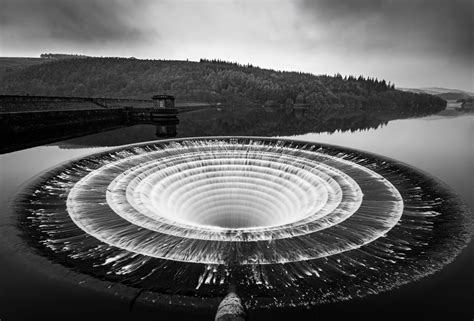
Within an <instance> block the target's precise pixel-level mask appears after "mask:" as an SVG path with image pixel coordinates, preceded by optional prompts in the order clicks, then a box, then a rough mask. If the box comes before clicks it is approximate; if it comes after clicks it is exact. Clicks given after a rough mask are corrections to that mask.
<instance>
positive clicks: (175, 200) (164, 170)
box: [128, 150, 338, 230]
mask: <svg viewBox="0 0 474 321" xmlns="http://www.w3.org/2000/svg"><path fill="white" fill-rule="evenodd" d="M181 156H182V158H183V160H182V162H180V163H179V164H177V165H174V166H166V167H160V166H159V165H157V164H149V166H148V167H146V169H144V170H143V172H142V174H140V175H137V178H136V180H138V181H139V182H138V183H137V184H134V183H132V184H129V185H128V189H129V191H128V197H129V199H131V200H132V202H136V203H137V204H142V205H143V206H144V207H145V208H146V210H147V212H148V213H149V214H148V215H149V216H151V217H152V218H154V219H158V218H159V217H164V218H166V219H168V220H170V221H175V222H180V223H181V224H185V225H190V226H195V227H206V228H210V229H231V230H235V229H252V228H268V227H274V226H280V225H284V224H290V223H293V222H297V221H299V220H302V219H304V218H305V217H307V216H309V215H312V214H314V213H317V212H318V211H319V210H320V209H321V208H322V207H323V206H325V205H326V203H327V202H328V199H329V198H330V196H332V197H331V198H332V199H334V198H335V196H334V194H337V192H338V185H337V184H336V183H335V182H334V181H333V180H332V179H331V178H330V177H328V175H327V174H325V173H323V172H321V171H319V170H317V169H312V170H311V171H309V170H308V169H307V168H305V166H304V165H305V164H304V162H301V163H299V162H298V161H295V159H292V160H291V162H290V161H287V162H285V160H284V159H282V157H281V156H280V157H278V158H276V157H275V156H274V155H272V154H271V153H268V154H267V155H265V153H258V154H257V153H254V154H252V153H248V151H245V150H233V151H231V152H229V151H222V150H214V151H212V152H207V154H206V159H202V156H203V155H196V153H189V154H188V155H181ZM160 164H162V162H161V163H160Z"/></svg>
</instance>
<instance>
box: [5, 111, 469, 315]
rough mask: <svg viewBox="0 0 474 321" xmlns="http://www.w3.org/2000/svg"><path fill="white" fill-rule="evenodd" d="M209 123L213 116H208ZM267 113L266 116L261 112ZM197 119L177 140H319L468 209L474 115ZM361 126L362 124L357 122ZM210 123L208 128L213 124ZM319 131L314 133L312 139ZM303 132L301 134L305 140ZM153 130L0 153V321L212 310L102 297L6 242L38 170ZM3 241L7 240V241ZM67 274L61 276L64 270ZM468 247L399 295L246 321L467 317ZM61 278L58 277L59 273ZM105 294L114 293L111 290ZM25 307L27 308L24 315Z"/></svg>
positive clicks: (186, 120)
mask: <svg viewBox="0 0 474 321" xmlns="http://www.w3.org/2000/svg"><path fill="white" fill-rule="evenodd" d="M210 116H213V115H210ZM270 116H271V115H270ZM196 118H197V116H195V115H194V116H193V115H192V114H190V115H182V117H181V123H180V125H178V128H177V133H178V137H194V136H207V135H224V136H225V135H244V134H248V135H257V136H270V137H285V138H290V139H295V140H303V141H308V142H313V143H327V144H334V145H339V146H343V147H349V148H355V149H360V150H364V151H368V152H372V153H375V154H379V155H382V156H386V157H389V158H393V159H395V160H398V161H401V162H404V163H406V164H408V165H411V166H414V167H416V168H419V169H421V170H422V171H425V172H427V173H429V174H431V175H433V176H435V177H437V178H439V179H440V180H442V181H444V182H445V183H446V184H448V185H449V186H450V187H451V188H452V189H453V190H454V191H455V192H456V193H457V194H459V196H460V197H461V198H463V199H464V201H465V202H466V203H467V205H468V206H469V208H470V209H471V211H474V182H473V177H472V173H474V146H473V137H474V115H472V114H459V115H456V116H451V117H445V116H442V115H433V116H426V117H420V118H410V119H399V120H390V121H383V122H380V124H376V125H374V124H373V122H371V123H370V124H368V125H365V124H364V122H363V121H361V122H358V123H357V124H356V125H352V126H341V130H337V129H335V128H331V130H330V131H331V132H330V133H328V132H326V130H327V129H326V128H324V127H323V126H321V128H319V129H318V128H314V132H315V133H311V132H310V131H306V130H305V129H301V128H299V129H295V130H293V131H292V130H291V128H290V129H289V128H288V124H287V123H284V122H278V121H275V120H274V119H273V120H272V121H268V123H266V122H265V119H267V118H268V119H271V118H272V117H267V118H265V117H263V118H262V119H260V123H259V124H258V126H254V127H252V124H247V126H243V127H239V126H238V125H236V124H232V123H226V122H219V116H216V118H212V117H209V119H207V120H205V121H203V120H202V119H199V121H198V120H196ZM365 120H366V119H365ZM216 124H217V125H216ZM319 131H321V132H319ZM304 132H308V133H304ZM155 134H156V128H155V126H152V125H139V126H133V127H128V128H121V129H116V130H113V131H110V132H103V133H100V134H95V135H89V136H86V137H80V138H76V139H71V140H68V141H63V142H58V143H53V144H49V145H47V146H38V147H34V148H30V149H26V150H21V151H17V152H12V153H8V154H4V155H1V156H0V164H1V165H0V166H1V182H2V184H1V188H2V191H1V196H0V197H1V198H0V201H1V204H2V213H1V221H0V223H1V229H2V231H1V235H2V243H3V246H2V247H0V251H1V252H0V255H1V258H2V264H1V266H0V278H1V282H0V283H1V287H0V318H1V319H2V320H3V319H4V320H28V319H38V318H39V319H45V318H48V319H50V320H60V319H65V318H67V319H71V320H83V319H91V320H95V319H97V320H99V319H101V318H104V317H107V318H108V319H116V320H126V319H130V318H138V319H141V318H143V319H145V318H149V317H150V316H153V317H154V318H158V319H164V320H166V319H169V320H171V319H174V320H209V319H212V318H213V313H214V311H212V310H209V309H206V308H198V307H179V308H177V307H173V306H170V305H166V304H164V303H163V302H160V304H156V305H150V304H147V303H143V302H141V301H140V300H137V302H136V303H134V304H133V302H131V301H130V298H129V297H126V296H124V295H122V294H121V292H120V289H117V291H116V292H117V293H118V295H115V296H114V295H110V294H105V293H103V292H102V291H100V289H97V290H95V289H93V287H91V286H87V285H85V284H84V282H88V280H87V279H85V278H84V279H82V278H81V277H80V275H79V276H78V275H77V273H74V272H71V273H70V275H69V279H68V277H67V276H66V277H65V276H64V273H66V274H67V272H64V269H63V268H61V267H60V266H59V265H60V264H58V263H50V262H49V261H47V259H45V258H43V257H40V256H39V255H35V253H33V252H34V250H33V249H31V248H30V247H29V246H28V244H26V243H25V242H23V241H21V238H20V237H15V236H16V235H18V234H19V233H20V232H19V231H18V230H17V226H16V225H15V224H14V222H15V219H14V218H13V215H14V213H13V212H12V202H13V200H14V199H15V197H17V195H18V193H19V192H20V191H22V188H23V187H24V186H25V184H27V182H28V181H30V180H31V179H32V178H34V177H36V176H37V175H38V174H39V173H41V172H43V171H45V170H47V169H49V168H52V167H55V166H57V165H58V164H60V163H63V162H66V161H69V160H71V159H74V158H77V157H83V156H86V155H89V154H92V153H97V152H102V151H106V150H108V149H110V148H111V147H113V146H118V145H122V144H129V143H135V142H143V141H150V140H156V139H157V137H156V135H155ZM12 240H14V241H13V242H12ZM66 271H67V270H66ZM472 271H474V245H473V244H472V243H471V244H469V246H468V247H467V248H466V249H464V251H463V252H462V253H461V254H460V255H459V256H458V257H457V258H456V259H455V261H454V262H453V263H451V264H448V265H446V266H445V267H444V268H443V269H442V270H441V271H439V272H437V273H435V274H433V275H430V276H427V277H425V278H422V279H420V280H418V281H416V282H414V283H409V284H407V285H404V286H402V287H400V288H398V289H394V290H391V291H389V292H383V293H380V294H377V295H369V296H366V297H364V298H360V299H359V298H356V299H353V300H349V301H343V302H338V303H331V304H322V305H317V306H316V307H312V308H310V309H303V308H295V309H293V308H291V307H284V308H281V309H270V310H268V309H255V310H252V311H250V313H249V315H250V317H251V320H278V319H281V320H287V319H289V318H296V316H297V317H298V319H300V320H305V319H308V320H310V319H314V318H318V319H321V320H329V319H331V320H334V319H338V318H353V317H354V316H357V317H362V316H363V318H364V319H369V320H372V319H373V320H378V319H387V320H391V319H393V320H396V319H397V320H398V319H400V318H402V317H403V318H405V319H407V318H409V319H420V318H421V317H423V318H425V319H429V320H445V319H447V318H450V319H453V320H463V319H467V320H469V319H472V316H473V310H472V306H471V303H472V302H473V301H474V278H473V272H472ZM59 275H60V276H59ZM112 292H113V291H112ZM26 307H27V308H26Z"/></svg>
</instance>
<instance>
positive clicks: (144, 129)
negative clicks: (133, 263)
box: [60, 107, 429, 148]
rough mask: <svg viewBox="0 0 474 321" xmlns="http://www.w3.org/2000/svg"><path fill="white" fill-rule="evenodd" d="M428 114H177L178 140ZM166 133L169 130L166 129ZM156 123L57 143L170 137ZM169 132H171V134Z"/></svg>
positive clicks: (294, 131) (321, 128)
mask: <svg viewBox="0 0 474 321" xmlns="http://www.w3.org/2000/svg"><path fill="white" fill-rule="evenodd" d="M426 114H429V113H412V114H408V113H407V112H392V113H390V114H389V113H386V112H385V113H380V112H379V113H377V112H373V113H371V114H367V113H363V112H351V113H341V112H340V111H333V112H321V113H320V114H318V115H315V114H312V115H311V114H310V115H306V116H305V117H304V118H297V117H295V116H294V115H293V114H286V113H285V112H284V111H282V110H277V111H275V112H266V111H265V110H264V109H257V110H256V109H255V108H253V109H252V108H227V109H226V108H225V107H224V108H223V109H222V110H221V111H218V110H203V111H197V112H192V113H184V114H180V115H179V125H177V129H176V131H174V129H173V130H172V131H171V132H173V135H174V134H175V133H176V132H177V136H178V137H196V136H226V135H228V136H232V135H235V136H270V137H271V136H291V135H301V134H307V133H323V132H327V133H334V132H337V131H341V132H346V131H350V132H356V131H364V130H370V129H377V128H379V127H381V126H384V125H387V124H388V122H389V121H390V120H394V119H400V118H410V117H416V116H423V115H426ZM167 130H169V129H167ZM159 131H160V130H159V125H158V124H151V123H148V124H142V125H140V126H133V127H125V128H120V129H117V130H112V131H108V132H102V133H98V134H94V135H88V136H83V137H79V138H74V139H71V140H68V141H65V142H62V143H60V146H61V148H75V147H81V146H117V145H124V144H132V143H138V142H144V141H151V140H156V139H163V138H167V137H171V136H173V135H159ZM171 132H170V133H171Z"/></svg>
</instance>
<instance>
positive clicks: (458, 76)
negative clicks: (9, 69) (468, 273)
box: [0, 0, 474, 91]
mask: <svg viewBox="0 0 474 321" xmlns="http://www.w3.org/2000/svg"><path fill="white" fill-rule="evenodd" d="M473 3H474V1H472V0H313V1H310V0H307V1H305V0H294V1H283V0H281V1H258V0H243V1H231V0H208V1H203V0H188V1H184V0H181V1H180V0H169V1H157V0H128V1H126V0H107V1H106V0H0V33H1V34H0V37H1V38H0V55H1V56H28V57H32V56H33V57H34V56H39V55H40V54H41V53H45V52H53V53H78V54H86V55H93V56H120V57H130V56H134V57H137V58H153V59H189V60H199V59H200V58H210V59H212V58H219V59H223V60H229V61H237V62H240V63H251V64H254V65H257V66H261V67H268V68H273V69H279V70H295V71H304V72H311V73H314V74H335V73H337V72H339V73H341V74H343V75H349V74H352V75H360V74H362V75H365V76H371V77H378V78H383V79H386V80H390V81H392V82H395V84H396V86H400V87H430V86H439V87H446V88H458V89H464V90H469V91H474V80H473V74H474V66H473V57H474V54H473V43H474V41H473V29H474V26H473V25H474V22H473V15H472V13H473V9H474V8H473Z"/></svg>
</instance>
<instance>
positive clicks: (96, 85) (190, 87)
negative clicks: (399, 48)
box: [0, 54, 446, 116]
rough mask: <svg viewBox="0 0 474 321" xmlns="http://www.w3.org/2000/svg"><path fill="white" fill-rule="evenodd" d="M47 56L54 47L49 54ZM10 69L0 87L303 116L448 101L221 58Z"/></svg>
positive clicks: (370, 81) (432, 106)
mask: <svg viewBox="0 0 474 321" xmlns="http://www.w3.org/2000/svg"><path fill="white" fill-rule="evenodd" d="M48 55H51V54H48ZM70 58H71V59H64V60H63V59H51V61H49V62H46V63H43V64H39V65H33V66H29V67H26V68H24V69H21V70H15V71H13V72H10V73H7V74H6V75H4V76H3V77H2V79H1V80H0V93H1V94H9V95H52V96H75V97H110V98H138V99H149V98H150V97H151V96H153V95H155V94H171V95H174V96H175V97H176V98H177V99H178V100H187V101H202V102H211V103H218V102H219V103H222V104H228V105H233V106H247V107H248V106H253V107H261V106H270V107H275V108H278V107H292V106H294V105H297V104H298V105H300V106H307V108H308V115H310V116H311V115H315V116H316V115H317V114H319V113H321V112H324V111H326V110H331V111H339V110H340V111H343V110H344V111H367V112H371V111H380V110H398V111H404V110H405V111H407V112H411V111H420V112H436V111H439V110H442V109H443V108H444V107H445V104H446V102H445V101H444V100H443V99H441V98H438V97H435V96H431V95H427V94H414V93H408V92H401V91H398V90H396V89H395V86H394V84H393V83H390V82H387V81H385V80H379V79H376V78H371V77H364V76H358V77H354V76H345V77H343V76H342V75H340V74H336V75H334V76H329V75H313V74H310V73H303V72H287V71H276V70H271V69H262V68H259V67H255V66H252V65H250V64H247V65H242V64H238V63H233V62H226V61H222V60H207V59H201V60H200V61H199V62H193V61H175V60H139V59H130V58H93V57H74V56H72V57H70Z"/></svg>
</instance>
